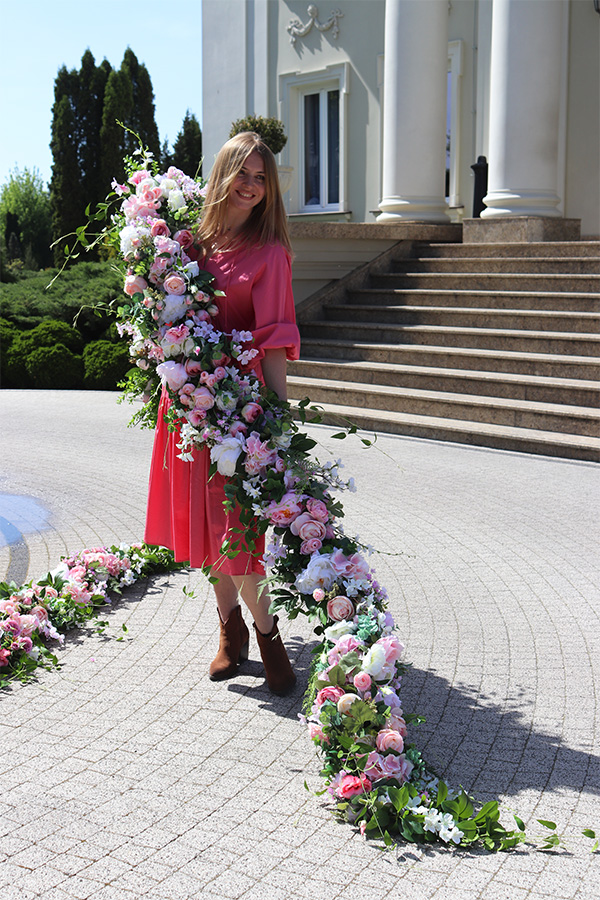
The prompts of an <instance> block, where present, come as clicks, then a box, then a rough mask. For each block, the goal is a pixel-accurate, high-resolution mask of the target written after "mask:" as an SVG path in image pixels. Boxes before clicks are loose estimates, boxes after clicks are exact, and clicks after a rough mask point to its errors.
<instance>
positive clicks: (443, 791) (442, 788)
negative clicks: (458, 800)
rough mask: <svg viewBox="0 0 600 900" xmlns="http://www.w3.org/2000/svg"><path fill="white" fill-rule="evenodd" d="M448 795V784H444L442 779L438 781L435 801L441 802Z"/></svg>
mask: <svg viewBox="0 0 600 900" xmlns="http://www.w3.org/2000/svg"><path fill="white" fill-rule="evenodd" d="M447 796H448V786H447V785H446V784H444V782H443V781H440V783H439V784H438V789H437V802H438V803H443V802H444V800H445V799H446V797H447Z"/></svg>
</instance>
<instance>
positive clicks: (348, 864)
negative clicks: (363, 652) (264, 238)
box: [0, 391, 600, 900]
mask: <svg viewBox="0 0 600 900" xmlns="http://www.w3.org/2000/svg"><path fill="white" fill-rule="evenodd" d="M129 412H130V410H128V409H125V408H123V407H120V406H117V405H116V404H115V397H114V395H112V394H108V393H106V394H102V393H78V392H68V393H60V392H52V391H48V392H44V393H43V394H39V393H37V394H36V393H35V392H19V391H3V392H1V393H0V415H1V416H2V419H3V422H4V421H5V422H8V423H10V425H9V427H8V428H4V429H3V430H2V434H1V435H0V456H1V457H2V459H3V463H4V469H3V474H2V480H1V481H0V490H2V491H4V492H5V493H7V494H12V495H17V496H28V497H33V498H35V499H36V500H37V502H38V503H40V504H41V505H43V506H44V507H45V508H46V509H47V510H48V512H49V517H48V521H47V523H46V525H45V526H44V527H43V528H37V526H35V527H32V530H31V531H29V532H27V533H26V534H25V535H24V536H25V539H26V541H27V546H28V549H29V554H30V571H29V576H30V577H33V576H40V575H43V574H45V572H46V571H47V570H48V569H49V568H52V567H53V566H54V565H55V564H56V562H57V560H58V557H59V555H60V554H61V553H66V552H75V551H77V550H80V549H82V548H83V547H84V546H91V545H97V544H100V543H110V542H113V541H114V542H117V543H120V542H121V541H131V540H137V539H138V538H139V537H140V536H141V534H142V531H143V519H144V507H145V495H146V478H147V470H148V463H149V454H150V448H151V441H152V435H151V434H150V433H147V432H141V431H134V430H130V429H127V428H126V427H125V423H126V420H127V418H128V415H129ZM57 421H60V423H61V427H60V428H57V427H56V424H55V423H56V422H57ZM312 433H313V434H314V435H315V436H316V437H317V439H318V440H319V441H320V448H319V455H321V456H322V458H326V457H329V456H331V455H333V456H334V457H338V456H340V455H341V456H343V457H344V460H345V462H346V472H347V474H348V475H350V474H352V475H354V476H355V478H356V480H357V484H358V493H357V494H346V495H345V497H344V503H345V508H346V522H347V528H348V530H349V531H354V532H356V531H358V532H360V534H361V536H362V537H363V538H364V539H365V540H367V541H368V542H370V543H372V544H373V545H374V546H376V547H377V548H379V549H381V550H382V551H384V553H387V554H390V555H387V556H386V555H378V556H375V557H374V558H373V562H374V565H375V566H376V568H377V572H378V576H379V580H380V581H381V582H382V583H383V584H384V585H385V586H386V587H387V588H388V591H389V595H390V605H391V609H392V612H393V614H394V617H395V619H396V621H397V623H398V624H399V626H400V630H401V639H402V640H403V642H404V643H405V644H406V646H407V656H408V658H409V659H410V660H411V661H412V663H413V667H412V669H411V670H410V671H409V672H408V673H407V675H406V676H405V679H404V684H403V691H402V695H403V702H404V707H405V709H407V710H411V709H416V710H418V711H420V712H423V713H424V714H425V715H426V716H427V722H426V723H425V724H424V725H423V726H421V728H420V729H415V730H414V738H415V740H416V741H417V743H418V744H419V746H421V747H422V748H423V749H424V751H425V753H426V755H427V757H428V758H429V759H430V760H431V761H432V762H435V763H436V764H437V766H438V768H439V770H440V772H441V773H442V774H443V775H444V776H445V777H447V778H448V779H450V780H453V781H455V782H456V783H458V782H459V781H460V782H462V783H463V784H464V786H465V787H466V788H467V789H473V790H474V791H475V792H476V793H477V794H478V796H480V797H481V798H482V799H489V798H490V797H492V796H495V795H498V794H500V795H501V796H502V798H503V800H504V802H505V805H506V807H507V809H514V810H515V811H517V812H518V813H519V815H521V816H522V818H524V819H525V820H526V822H531V824H532V829H534V828H535V819H536V818H538V817H539V818H549V819H553V820H555V821H557V823H558V824H559V828H560V830H561V831H564V834H565V836H566V838H567V839H568V842H569V850H568V854H569V855H566V854H565V853H558V854H548V855H543V854H539V853H536V852H535V851H533V850H531V849H529V848H522V849H521V850H519V851H518V852H517V853H512V854H502V855H500V856H492V855H489V854H485V853H482V852H479V851H477V852H472V853H465V852H458V853H453V852H452V851H446V850H443V849H442V850H437V849H432V850H425V851H421V850H419V848H406V847H401V848H400V849H399V850H398V851H397V852H395V853H386V854H383V855H382V854H380V852H379V851H378V850H376V849H375V848H374V847H373V846H372V845H371V844H370V843H368V842H366V841H364V839H362V838H361V837H360V836H359V835H358V834H357V833H356V832H355V831H354V830H352V829H350V828H349V827H346V826H340V825H338V824H337V823H335V821H334V820H333V819H332V818H331V816H330V814H329V812H328V811H327V809H326V806H325V804H324V802H323V800H322V799H319V798H315V797H312V796H310V795H308V794H307V793H306V791H305V790H304V787H303V782H304V779H305V778H306V779H307V781H308V783H309V785H310V786H311V787H312V788H313V789H318V788H319V787H320V779H319V777H318V770H319V763H318V760H317V758H316V756H315V755H314V748H313V746H312V744H311V742H310V741H308V739H307V738H306V736H305V734H304V733H303V731H302V729H301V728H300V727H299V725H298V724H297V721H296V713H297V712H298V711H299V708H300V700H301V695H302V684H303V683H305V679H306V666H307V663H308V656H307V654H306V645H307V642H309V641H310V638H311V632H310V628H309V626H308V624H307V623H306V622H304V621H302V620H294V621H293V622H291V623H282V624H283V626H284V635H285V639H286V641H287V643H288V646H289V648H290V651H291V655H292V657H293V658H294V660H295V665H296V668H297V669H298V672H299V675H300V679H299V680H300V684H299V687H298V689H297V691H296V692H295V693H294V695H293V696H292V697H290V698H286V699H285V700H279V699H273V698H272V697H271V696H270V695H269V693H268V691H267V690H266V689H265V686H264V678H263V675H262V670H261V667H260V663H259V662H258V661H257V660H258V656H257V654H256V648H255V647H251V658H250V661H249V663H248V664H246V666H245V667H243V669H242V670H241V672H240V675H239V678H237V679H235V680H234V681H231V682H225V683H222V684H213V683H211V682H210V681H209V680H208V677H207V673H206V669H207V666H208V663H209V661H210V659H211V658H212V652H213V648H214V646H215V644H216V641H217V627H216V626H217V623H216V621H215V615H214V602H213V601H212V599H211V597H210V591H209V590H208V587H207V585H206V584H205V583H204V582H203V580H202V578H201V577H200V576H199V575H198V573H195V572H179V573H176V574H173V575H170V576H168V577H161V578H157V579H155V581H154V582H153V583H144V584H140V585H137V586H136V588H135V589H134V590H133V591H131V592H130V593H129V594H126V595H124V597H123V599H122V600H121V601H119V602H117V603H115V604H114V605H113V607H112V608H111V609H110V610H108V611H107V614H106V616H105V618H107V619H108V620H109V623H110V624H109V628H108V630H107V635H106V636H105V637H100V636H98V635H97V634H95V633H94V630H93V629H82V630H81V631H79V632H78V633H77V634H76V635H73V636H72V637H71V638H70V639H69V640H68V641H67V642H66V645H65V647H64V648H62V649H60V650H59V657H60V660H61V664H62V668H61V669H60V671H57V672H44V673H42V674H41V675H40V678H39V679H38V681H37V682H35V683H32V684H28V685H24V686H21V685H15V686H14V687H13V688H12V689H11V690H9V691H7V692H5V693H4V694H3V696H2V702H1V705H0V750H1V752H0V774H2V775H3V776H4V779H3V780H4V783H5V784H6V783H7V778H8V779H9V781H10V786H11V790H10V791H8V792H7V791H4V792H3V795H2V799H1V800H0V813H1V815H0V836H2V840H1V841H0V843H1V845H2V846H1V849H0V853H2V854H3V856H2V861H1V864H0V888H4V887H5V886H9V887H10V889H11V890H15V889H16V890H18V891H19V892H20V893H19V900H21V898H23V900H25V898H26V897H27V896H28V895H29V894H31V895H32V896H36V897H37V896H40V897H43V898H44V900H65V898H68V900H73V898H81V900H86V898H87V897H88V896H89V897H92V898H93V900H142V898H144V900H145V898H147V900H192V898H193V900H195V898H196V897H199V896H202V898H203V900H224V898H230V897H231V898H233V897H237V896H243V897H244V898H245V900H255V898H256V900H264V898H265V897H266V896H268V898H269V900H278V897H282V898H283V897H285V900H318V898H320V897H326V898H327V900H355V898H356V897H360V898H361V900H383V898H384V897H385V898H386V900H387V897H388V896H395V895H398V896H402V897H403V898H406V900H421V898H427V900H432V898H435V900H442V898H444V900H465V896H466V895H465V890H468V897H469V900H471V898H473V900H503V898H505V897H506V898H508V900H519V898H520V897H521V896H523V897H527V900H542V898H543V900H548V898H549V897H552V898H553V900H596V898H595V897H594V895H593V891H594V890H596V891H597V886H598V885H599V884H600V879H599V878H598V875H599V874H600V873H599V871H598V867H599V863H598V859H599V858H598V856H595V857H592V856H590V854H589V848H590V842H586V841H585V839H583V838H581V835H580V832H581V829H582V828H583V827H586V826H591V827H594V825H597V808H598V807H597V801H598V784H599V783H600V763H599V762H598V759H599V758H600V753H599V749H600V748H599V743H600V741H599V735H598V725H597V719H596V710H595V706H596V704H595V700H594V697H595V696H597V693H598V678H599V667H600V603H599V597H600V590H599V587H598V580H599V579H598V570H599V567H598V560H599V557H598V550H597V537H598V525H599V524H600V504H599V503H598V500H599V499H600V478H599V475H600V469H599V468H598V467H597V466H594V465H591V464H585V463H572V462H565V461H561V460H553V459H545V458H542V457H529V456H525V455H519V454H512V453H503V452H494V451H487V450H479V449H474V448H468V447H462V446H455V445H451V444H433V443H430V442H427V441H418V440H411V439H403V438H396V437H389V436H379V437H378V441H377V445H376V447H375V448H372V449H370V450H368V451H366V450H364V448H362V446H361V445H360V444H359V443H358V442H357V441H356V440H355V439H350V440H348V441H345V442H342V443H340V442H336V441H332V440H331V439H330V434H331V431H330V430H328V429H324V428H314V429H313V430H312ZM40 435H43V436H44V440H43V441H40ZM74 435H76V442H75V441H74ZM380 451H383V452H380ZM115 460H118V463H117V464H115ZM10 564H11V557H10V552H9V549H8V548H5V547H0V565H3V566H5V568H6V567H7V566H10ZM0 577H1V576H0ZM184 587H186V589H189V590H193V591H194V594H195V596H194V598H193V599H185V598H184V595H183V588H184ZM122 623H125V624H126V625H127V628H128V629H129V630H128V632H127V638H126V640H124V641H122V642H117V641H116V640H115V638H116V637H117V636H118V635H119V633H122V632H120V626H121V624H122ZM302 679H304V682H303V680H302ZM594 691H595V693H594ZM503 820H505V821H507V822H510V814H509V813H508V812H506V813H504V814H503ZM539 831H543V829H539ZM6 848H9V849H10V853H9V854H7V851H6ZM28 848H32V851H31V852H30V853H28V852H27V851H28ZM19 854H22V859H23V862H24V864H26V865H28V866H31V868H24V867H23V865H21V866H15V865H14V858H15V856H17V858H21V857H19ZM328 873H329V877H328ZM86 875H92V876H93V877H86ZM109 881H110V883H108V882H109ZM239 891H241V893H240V892H239ZM590 892H591V893H590ZM4 893H5V894H6V891H5V892H4ZM7 896H8V897H9V898H10V894H8V895H7ZM598 896H600V894H598V893H596V897H598ZM10 900H12V898H10Z"/></svg>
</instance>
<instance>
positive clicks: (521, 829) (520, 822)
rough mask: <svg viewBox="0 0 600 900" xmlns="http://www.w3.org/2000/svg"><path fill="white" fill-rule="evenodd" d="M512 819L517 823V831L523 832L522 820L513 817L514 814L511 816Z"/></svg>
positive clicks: (523, 824) (523, 823)
mask: <svg viewBox="0 0 600 900" xmlns="http://www.w3.org/2000/svg"><path fill="white" fill-rule="evenodd" d="M513 818H514V820H515V822H516V823H517V828H518V829H519V831H525V822H524V821H523V819H520V818H519V817H518V816H515V815H514V814H513Z"/></svg>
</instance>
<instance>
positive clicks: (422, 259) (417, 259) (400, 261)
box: [393, 244, 600, 277]
mask: <svg viewBox="0 0 600 900" xmlns="http://www.w3.org/2000/svg"><path fill="white" fill-rule="evenodd" d="M463 246H467V245H466V244H464V245H463ZM488 246H489V245H488ZM460 258H461V260H462V261H463V262H468V261H469V260H473V262H475V261H476V262H481V260H482V259H484V258H485V257H481V256H461V257H460ZM489 258H490V259H502V260H503V261H504V262H507V263H510V262H522V261H523V259H524V257H523V256H490V257H489ZM528 258H529V259H532V258H534V259H535V261H536V262H542V263H546V262H548V263H556V264H559V263H563V262H581V260H589V259H596V257H594V256H559V257H556V256H536V257H528ZM432 260H434V261H435V262H448V263H452V262H454V261H455V260H456V257H452V256H448V257H444V256H437V257H432V256H411V257H409V258H408V259H406V258H405V257H397V258H396V259H394V260H393V262H394V265H411V264H412V263H430V262H431V261H432ZM599 265H600V262H599ZM419 274H420V273H419ZM532 274H533V273H532ZM540 274H543V273H540ZM576 274H577V273H576ZM544 277H545V276H544ZM586 277H587V276H586Z"/></svg>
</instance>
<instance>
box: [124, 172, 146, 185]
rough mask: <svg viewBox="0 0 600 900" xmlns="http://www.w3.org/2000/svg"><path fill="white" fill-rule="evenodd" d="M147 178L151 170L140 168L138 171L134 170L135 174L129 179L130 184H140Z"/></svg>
mask: <svg viewBox="0 0 600 900" xmlns="http://www.w3.org/2000/svg"><path fill="white" fill-rule="evenodd" d="M145 178H150V172H148V171H147V170H146V169H138V171H137V172H134V173H133V175H130V176H129V178H128V179H127V181H128V182H129V183H130V184H139V183H140V182H141V181H144V179H145Z"/></svg>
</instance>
